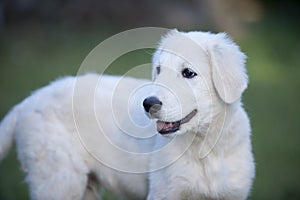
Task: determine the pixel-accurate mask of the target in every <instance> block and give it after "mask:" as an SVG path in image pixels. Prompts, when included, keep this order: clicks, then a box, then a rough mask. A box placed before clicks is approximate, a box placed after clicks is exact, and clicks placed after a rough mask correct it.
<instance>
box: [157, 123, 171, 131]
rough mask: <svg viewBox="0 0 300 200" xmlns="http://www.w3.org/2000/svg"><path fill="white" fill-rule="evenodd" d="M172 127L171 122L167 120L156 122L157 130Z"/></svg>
mask: <svg viewBox="0 0 300 200" xmlns="http://www.w3.org/2000/svg"><path fill="white" fill-rule="evenodd" d="M172 127H173V123H169V122H160V121H158V122H157V130H166V129H169V128H172Z"/></svg>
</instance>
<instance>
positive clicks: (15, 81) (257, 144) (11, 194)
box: [0, 0, 300, 200]
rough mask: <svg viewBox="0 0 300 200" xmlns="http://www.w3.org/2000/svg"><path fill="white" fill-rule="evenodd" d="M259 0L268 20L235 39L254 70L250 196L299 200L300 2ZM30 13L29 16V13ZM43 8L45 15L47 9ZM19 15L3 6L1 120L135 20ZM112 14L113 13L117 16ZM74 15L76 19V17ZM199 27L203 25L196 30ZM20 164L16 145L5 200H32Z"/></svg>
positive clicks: (1, 188)
mask: <svg viewBox="0 0 300 200" xmlns="http://www.w3.org/2000/svg"><path fill="white" fill-rule="evenodd" d="M132 1H133V0H132ZM3 2H6V3H7V2H8V1H6V0H5V1H1V2H0V23H1V10H3ZM11 2H14V3H15V2H22V1H21V0H19V1H16V0H14V1H11ZM28 2H29V0H28ZM31 2H37V1H34V0H32V1H31ZM45 2H48V3H49V2H50V1H45ZM76 2H77V1H76ZM78 2H79V1H78ZM101 2H102V1H101ZM114 2H117V1H114ZM147 2H148V1H147ZM176 2H177V1H176ZM261 2H263V4H262V5H263V7H264V9H265V13H264V18H263V19H262V20H261V21H260V22H259V23H258V22H256V23H253V24H248V25H247V26H248V27H247V31H245V32H244V34H243V35H242V37H238V38H235V40H236V41H237V42H238V44H239V45H240V46H241V49H242V50H243V51H244V52H245V53H246V54H247V55H248V63H247V66H248V73H249V76H250V85H249V88H248V90H247V91H246V93H245V95H244V99H243V100H244V106H245V108H246V110H247V112H248V114H249V116H250V119H251V123H252V128H253V131H252V132H253V136H252V139H253V151H254V154H255V159H256V164H257V175H256V179H255V183H254V187H253V191H252V196H251V198H250V199H258V200H260V199H273V200H276V199H300V182H299V178H300V170H299V169H300V159H299V158H300V143H299V142H300V135H299V130H298V129H299V117H298V115H299V113H300V106H299V100H300V92H299V91H300V79H299V75H300V56H299V55H298V54H299V52H300V38H299V35H300V30H299V27H300V26H299V17H298V16H299V12H298V11H297V9H298V8H299V6H298V3H297V1H292V0H290V1H279V0H275V1H271V0H266V1H261ZM50 3H51V2H50ZM156 3H157V2H156ZM34 5H36V4H34ZM46 5H48V4H45V5H43V6H46ZM74 5H75V4H74ZM138 5H140V4H138ZM6 6H7V5H6ZM46 7H47V6H46ZM50 7H51V6H50ZM53 7H54V8H55V6H53ZM140 7H142V6H141V5H140ZM183 7H184V8H186V6H183ZM51 8H52V7H51ZM150 8H152V7H151V6H150ZM115 9H116V8H115ZM128 9H129V8H128ZM140 9H142V8H140ZM267 11H268V12H267ZM10 12H16V11H10ZM115 12H116V13H118V11H115ZM26 13H27V15H29V18H30V16H31V19H32V15H31V14H30V13H31V12H26ZM41 13H44V15H45V16H47V12H46V13H45V12H42V11H41ZM121 14H122V13H121ZM121 14H120V15H121ZM2 15H3V11H2ZM122 15H126V14H122ZM122 15H121V16H122ZM17 16H19V15H8V14H7V11H5V20H3V22H4V23H3V24H4V25H2V27H3V28H2V30H1V31H0V118H1V119H2V117H3V116H4V115H5V114H6V113H7V112H8V110H9V109H10V108H11V107H12V106H13V105H15V104H16V103H18V102H20V101H21V100H22V99H24V98H25V97H26V96H28V95H29V94H30V92H31V91H33V90H35V89H37V88H39V87H41V86H43V85H46V84H48V83H49V81H52V80H55V79H56V78H57V77H60V76H64V75H70V74H71V75H76V73H77V70H78V68H79V66H80V64H81V62H82V61H83V59H84V58H85V56H86V55H87V54H88V53H89V52H90V50H92V49H93V48H94V47H95V46H96V45H98V44H99V43H100V42H101V41H103V40H104V39H106V38H107V37H109V36H111V35H113V34H115V33H118V32H119V31H120V30H122V29H124V27H126V22H127V21H128V20H129V21H130V20H132V18H130V17H129V18H128V19H126V20H125V19H124V21H119V22H118V23H116V21H114V20H112V21H113V22H114V23H111V24H109V23H107V22H106V23H104V22H102V21H101V23H100V22H97V20H96V21H94V22H92V23H91V24H88V25H84V24H85V23H79V24H78V26H73V25H70V23H60V24H57V19H52V20H51V19H48V18H47V17H44V18H43V17H41V18H38V19H39V20H37V21H39V22H36V20H34V21H31V20H30V21H26V20H25V22H24V21H22V20H21V22H20V21H19V19H18V20H17V18H18V17H17ZM40 16H42V15H40ZM49 16H50V17H51V14H49ZM70 16H72V15H70ZM108 16H110V15H108ZM111 16H112V18H113V17H115V14H112V15H111ZM21 17H24V15H23V14H22V15H21ZM21 17H20V18H21ZM2 18H3V17H2ZM34 18H35V19H36V15H35V16H34ZM84 18H85V17H83V19H84ZM121 18H122V17H121ZM27 19H28V18H27ZM44 19H47V20H46V21H45V20H44ZM110 19H111V18H107V19H106V18H105V20H110ZM118 19H119V18H118ZM142 19H144V20H146V19H145V18H142ZM74 20H75V22H76V20H77V19H74ZM105 20H104V21H105ZM87 21H89V18H88V19H87ZM146 21H147V20H146ZM41 22H43V23H41ZM44 22H45V23H44ZM84 22H86V21H84ZM148 22H149V21H148ZM141 23H143V22H142V21H141ZM165 23H167V22H165ZM120 24H123V25H120ZM133 24H134V23H133V22H132V24H131V26H132V25H133ZM145 25H147V23H145ZM199 27H202V26H201V25H199V26H196V27H194V29H199ZM204 27H205V28H206V27H209V26H204ZM212 27H213V26H212ZM178 28H179V29H181V28H184V27H181V26H178ZM190 28H191V26H190V27H189V29H190ZM150 59H151V50H148V49H146V50H144V51H138V52H132V53H130V54H128V55H123V56H122V57H120V59H118V60H116V61H115V62H114V63H112V67H111V68H110V71H107V73H110V74H123V73H124V72H126V71H127V70H128V69H130V68H132V67H135V66H136V65H139V64H143V63H149V62H150ZM19 168H20V167H19V163H18V161H17V158H16V153H15V151H11V153H10V154H9V155H8V157H6V158H5V159H4V160H3V161H2V162H1V163H0V199H4V200H13V199H28V198H29V197H28V187H27V185H26V184H25V183H24V174H23V173H22V172H21V171H20V169H19ZM105 199H112V195H111V194H105Z"/></svg>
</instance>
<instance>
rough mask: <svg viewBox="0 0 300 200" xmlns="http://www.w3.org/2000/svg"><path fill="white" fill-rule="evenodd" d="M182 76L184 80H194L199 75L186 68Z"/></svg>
mask: <svg viewBox="0 0 300 200" xmlns="http://www.w3.org/2000/svg"><path fill="white" fill-rule="evenodd" d="M181 74H182V76H183V77H184V78H194V77H195V76H197V73H196V72H194V71H193V70H192V69H190V68H185V69H183V70H182V72H181Z"/></svg>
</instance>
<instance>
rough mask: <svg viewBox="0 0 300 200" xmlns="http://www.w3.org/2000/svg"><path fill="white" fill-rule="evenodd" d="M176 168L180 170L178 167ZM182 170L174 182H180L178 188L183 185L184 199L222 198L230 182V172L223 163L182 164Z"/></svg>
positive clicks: (191, 162) (199, 161) (195, 161)
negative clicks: (212, 195)
mask: <svg viewBox="0 0 300 200" xmlns="http://www.w3.org/2000/svg"><path fill="white" fill-rule="evenodd" d="M176 168H177V169H178V166H177V167H176ZM180 169H181V172H179V173H176V174H177V175H176V176H177V178H175V177H174V179H173V180H178V183H175V184H177V187H178V186H179V185H181V186H180V187H181V190H182V192H181V193H182V197H185V198H188V199H197V198H196V197H198V198H199V197H201V198H204V197H207V196H210V195H211V194H216V195H217V196H219V195H220V196H222V195H221V194H222V193H223V192H224V188H226V186H228V184H229V182H230V180H229V177H228V170H227V169H226V167H225V166H222V163H221V162H216V161H210V160H208V161H203V160H194V161H189V162H187V161H186V162H182V163H181V166H180ZM179 182H180V183H179ZM193 197H194V198H193ZM185 198H183V199H185Z"/></svg>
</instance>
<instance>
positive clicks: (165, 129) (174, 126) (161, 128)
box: [156, 109, 197, 135]
mask: <svg viewBox="0 0 300 200" xmlns="http://www.w3.org/2000/svg"><path fill="white" fill-rule="evenodd" d="M196 113H197V110H196V109H195V110H193V111H192V112H191V113H190V114H188V115H187V116H186V117H184V118H183V119H181V120H178V121H176V122H164V121H160V120H158V121H157V122H156V126H157V131H158V132H159V133H160V134H162V135H165V134H170V133H174V132H176V131H178V130H179V129H180V125H181V124H184V123H187V122H189V121H190V120H191V119H192V118H193V117H194V116H195V115H196Z"/></svg>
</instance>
